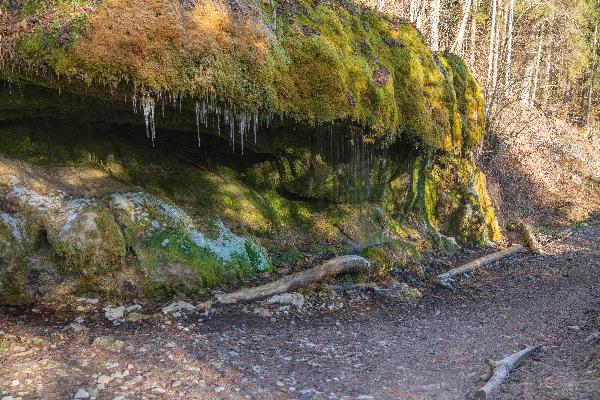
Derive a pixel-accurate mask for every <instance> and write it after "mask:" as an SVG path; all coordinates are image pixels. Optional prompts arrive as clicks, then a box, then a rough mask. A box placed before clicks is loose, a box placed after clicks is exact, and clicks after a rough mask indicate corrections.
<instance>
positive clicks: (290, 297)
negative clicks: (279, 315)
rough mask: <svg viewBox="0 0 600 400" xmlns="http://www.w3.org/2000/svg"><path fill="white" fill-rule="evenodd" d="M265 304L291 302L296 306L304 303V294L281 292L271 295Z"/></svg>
mask: <svg viewBox="0 0 600 400" xmlns="http://www.w3.org/2000/svg"><path fill="white" fill-rule="evenodd" d="M267 304H291V305H293V306H296V307H298V308H300V307H302V306H303V305H304V296H303V295H302V294H300V293H281V294H276V295H275V296H272V297H271V298H269V299H268V300H267Z"/></svg>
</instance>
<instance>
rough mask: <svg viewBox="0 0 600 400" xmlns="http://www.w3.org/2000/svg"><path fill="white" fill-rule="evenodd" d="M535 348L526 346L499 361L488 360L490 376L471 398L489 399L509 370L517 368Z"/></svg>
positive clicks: (506, 376) (474, 399) (475, 399)
mask: <svg viewBox="0 0 600 400" xmlns="http://www.w3.org/2000/svg"><path fill="white" fill-rule="evenodd" d="M535 350H537V347H527V348H525V349H523V350H521V351H518V352H516V353H513V354H511V355H510V356H508V357H506V358H503V359H502V360H500V361H493V360H488V364H489V365H490V369H491V377H490V378H489V379H488V381H487V382H486V384H485V385H484V386H483V387H482V388H481V389H479V390H477V391H476V392H475V393H473V395H472V398H473V400H487V399H489V398H490V395H491V393H492V391H493V390H494V389H496V388H497V387H498V386H500V385H501V384H502V383H503V382H504V381H505V380H506V378H508V375H509V374H510V372H511V371H512V370H513V369H515V368H517V367H518V366H519V365H520V364H521V363H522V362H523V361H524V360H525V359H526V358H527V357H529V356H530V355H531V353H533V352H534V351H535Z"/></svg>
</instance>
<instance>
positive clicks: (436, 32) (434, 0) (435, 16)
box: [431, 0, 441, 51]
mask: <svg viewBox="0 0 600 400" xmlns="http://www.w3.org/2000/svg"><path fill="white" fill-rule="evenodd" d="M440 8H441V4H440V0H431V50H433V51H439V50H440V12H441V11H440Z"/></svg>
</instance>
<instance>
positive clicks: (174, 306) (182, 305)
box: [161, 301, 198, 314]
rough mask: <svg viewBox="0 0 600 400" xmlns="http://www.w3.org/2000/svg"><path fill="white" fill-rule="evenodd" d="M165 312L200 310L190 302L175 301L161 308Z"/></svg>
mask: <svg viewBox="0 0 600 400" xmlns="http://www.w3.org/2000/svg"><path fill="white" fill-rule="evenodd" d="M161 311H162V312H163V314H171V313H174V312H182V311H183V312H194V311H198V309H197V308H196V307H195V306H193V305H192V304H190V303H187V302H185V301H176V302H174V303H171V304H169V305H168V306H164V307H163V308H161Z"/></svg>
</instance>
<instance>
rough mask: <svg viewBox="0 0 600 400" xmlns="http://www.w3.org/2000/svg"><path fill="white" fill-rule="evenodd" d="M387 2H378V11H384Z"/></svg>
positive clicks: (382, 0)
mask: <svg viewBox="0 0 600 400" xmlns="http://www.w3.org/2000/svg"><path fill="white" fill-rule="evenodd" d="M384 7H385V0H377V11H383V8H384Z"/></svg>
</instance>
